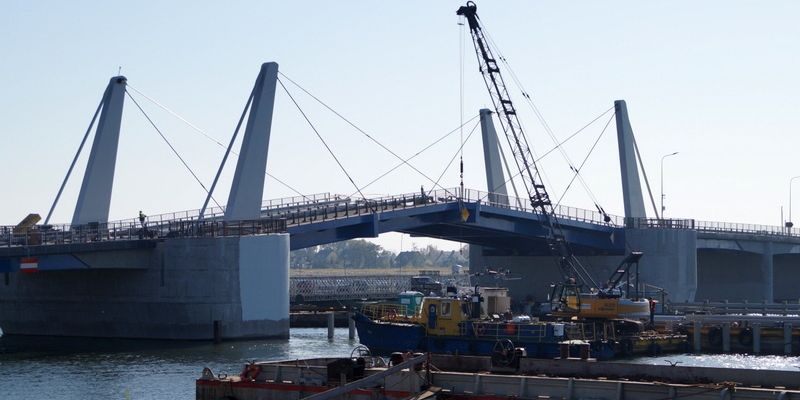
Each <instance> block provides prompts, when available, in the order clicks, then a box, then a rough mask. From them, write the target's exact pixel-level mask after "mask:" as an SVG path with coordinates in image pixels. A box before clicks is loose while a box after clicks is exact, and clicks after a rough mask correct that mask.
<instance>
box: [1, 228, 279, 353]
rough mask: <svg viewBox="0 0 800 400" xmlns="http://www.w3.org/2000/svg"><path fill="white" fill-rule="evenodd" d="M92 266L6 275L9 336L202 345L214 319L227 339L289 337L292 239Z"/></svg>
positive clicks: (188, 244) (4, 313)
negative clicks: (194, 341)
mask: <svg viewBox="0 0 800 400" xmlns="http://www.w3.org/2000/svg"><path fill="white" fill-rule="evenodd" d="M79 256H80V255H79ZM92 259H97V260H100V259H102V260H103V262H102V265H100V264H96V265H93V264H91V263H92V261H91V260H92ZM86 260H89V263H90V264H88V265H87V268H86V269H83V270H74V269H73V270H62V271H42V272H39V273H34V274H20V273H16V274H9V279H8V284H3V283H0V322H2V326H3V329H4V330H5V332H6V333H8V334H19V335H52V336H84V337H113V338H147V339H201V340H205V339H213V338H214V333H215V329H214V325H215V321H217V325H218V330H217V332H218V333H219V336H220V338H222V339H243V338H251V337H252V338H256V337H288V336H289V269H288V268H289V235H288V234H277V235H259V236H247V237H223V238H219V237H216V238H186V239H168V240H165V241H163V242H161V243H159V244H158V245H157V246H156V247H155V248H154V249H148V250H143V251H139V252H136V253H135V254H133V253H131V254H126V253H123V252H120V253H112V252H109V254H106V255H105V256H103V255H102V254H94V255H93V256H92V257H86ZM115 263H118V264H120V266H115V265H114V264H115ZM133 263H136V264H138V263H143V264H146V265H133Z"/></svg>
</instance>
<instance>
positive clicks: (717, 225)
mask: <svg viewBox="0 0 800 400" xmlns="http://www.w3.org/2000/svg"><path fill="white" fill-rule="evenodd" d="M695 229H697V230H698V231H712V232H733V233H752V234H758V235H776V236H798V233H795V232H787V231H786V228H784V227H782V226H777V225H758V224H743V223H735V222H713V221H697V222H696V223H695Z"/></svg>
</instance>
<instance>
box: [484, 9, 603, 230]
mask: <svg viewBox="0 0 800 400" xmlns="http://www.w3.org/2000/svg"><path fill="white" fill-rule="evenodd" d="M481 23H482V22H481ZM481 29H482V31H483V32H484V33H485V35H486V39H487V42H488V43H489V44H490V45H491V46H492V48H494V49H495V50H496V53H497V56H498V59H499V60H500V61H501V62H502V63H503V64H504V65H505V66H506V68H507V69H508V72H509V74H510V76H511V80H512V82H513V83H514V85H515V86H516V87H517V89H519V91H520V93H521V94H522V97H523V98H524V99H525V102H526V103H527V104H528V106H529V107H530V109H531V110H532V111H533V113H534V115H536V118H537V119H538V120H539V123H540V124H541V125H542V127H543V128H544V130H545V133H547V135H548V136H549V137H550V140H552V141H553V144H555V145H556V147H554V148H556V149H558V150H559V152H560V153H561V156H562V158H564V161H566V162H567V165H568V167H569V169H570V171H573V172H574V171H575V170H576V169H577V168H575V164H574V163H573V162H572V160H571V159H570V157H569V155H568V154H567V152H566V151H565V150H564V149H563V147H560V146H558V143H559V140H558V138H557V137H556V136H555V133H554V132H553V130H552V128H550V124H548V123H547V120H546V119H545V118H544V114H542V112H541V110H540V109H539V107H538V106H536V103H535V102H534V101H533V97H532V96H531V95H530V92H528V91H527V90H526V89H525V87H524V86H523V85H522V81H521V80H520V79H519V78H518V77H517V74H516V73H515V72H514V69H513V68H512V67H511V64H510V63H509V62H508V59H507V58H506V57H505V56H503V54H502V52H501V51H500V47H499V46H498V45H497V44H496V43H495V41H494V40H493V39H492V36H491V34H490V33H489V31H488V30H487V29H486V26H485V24H483V23H482V27H481ZM577 179H578V181H579V182H580V184H581V186H583V189H584V191H586V193H587V194H588V195H589V198H590V199H591V200H592V202H593V203H594V205H595V207H596V208H597V209H598V211H600V210H603V208H602V207H601V206H600V204H599V201H598V199H597V197H596V196H595V194H594V192H593V191H592V189H591V188H590V187H589V185H588V184H587V183H586V181H585V180H584V179H583V176H582V175H580V174H578V176H577ZM600 212H601V214H604V217H605V219H606V221H608V220H609V219H610V217H609V216H608V215H607V214H605V211H600Z"/></svg>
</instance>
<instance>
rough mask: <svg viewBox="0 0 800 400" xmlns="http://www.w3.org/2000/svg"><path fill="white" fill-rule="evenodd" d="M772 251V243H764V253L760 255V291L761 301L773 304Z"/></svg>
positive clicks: (773, 274)
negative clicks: (761, 294)
mask: <svg viewBox="0 0 800 400" xmlns="http://www.w3.org/2000/svg"><path fill="white" fill-rule="evenodd" d="M774 256H775V254H774V251H773V249H772V242H765V243H764V251H763V252H762V253H761V282H762V291H763V294H764V296H763V299H764V300H766V301H767V302H770V303H771V302H773V301H774V300H775V295H774V290H773V288H774V287H775V284H774V282H773V280H774V276H775V273H774V265H773V260H774Z"/></svg>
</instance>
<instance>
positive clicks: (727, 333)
mask: <svg viewBox="0 0 800 400" xmlns="http://www.w3.org/2000/svg"><path fill="white" fill-rule="evenodd" d="M722 352H723V353H730V352H731V324H722Z"/></svg>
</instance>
